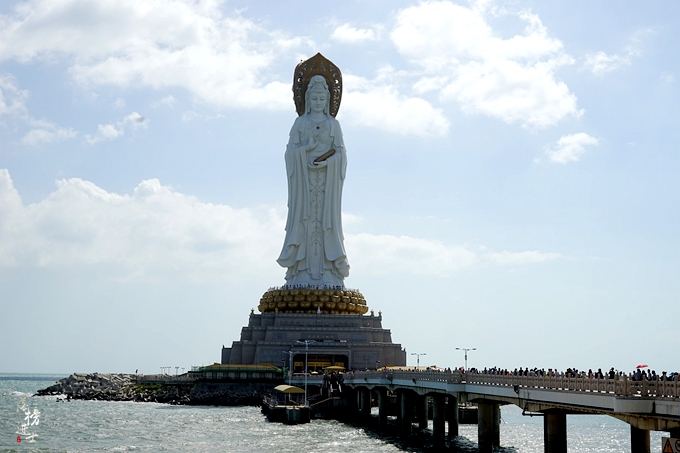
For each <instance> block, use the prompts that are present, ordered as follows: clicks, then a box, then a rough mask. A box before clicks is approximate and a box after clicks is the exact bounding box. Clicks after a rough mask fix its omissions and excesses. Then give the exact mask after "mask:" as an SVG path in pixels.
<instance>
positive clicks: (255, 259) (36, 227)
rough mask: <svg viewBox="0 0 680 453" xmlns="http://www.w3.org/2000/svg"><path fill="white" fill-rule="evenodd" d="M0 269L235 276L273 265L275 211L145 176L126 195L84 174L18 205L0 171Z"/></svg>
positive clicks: (203, 277)
mask: <svg viewBox="0 0 680 453" xmlns="http://www.w3.org/2000/svg"><path fill="white" fill-rule="evenodd" d="M0 201H2V202H1V203H0V213H1V214H2V215H0V266H11V267H14V266H19V267H53V268H58V267H66V268H68V267H73V266H83V265H98V264H102V265H108V264H112V265H115V266H119V267H120V268H122V269H123V270H125V271H126V272H127V274H128V277H127V278H130V279H141V280H144V279H148V278H156V277H158V276H161V275H164V276H165V277H173V276H185V277H186V279H188V280H196V281H203V280H206V279H207V280H212V281H218V280H219V279H225V278H227V279H229V278H232V277H233V278H238V277H239V276H242V275H244V274H247V273H249V272H253V273H254V272H258V269H261V268H262V265H263V260H265V259H266V260H270V261H271V262H272V263H273V262H274V261H273V260H274V259H275V257H276V254H277V253H278V250H277V248H278V247H280V244H279V243H278V242H279V241H278V240H277V239H278V237H277V236H276V234H272V231H270V229H271V228H272V225H275V226H276V227H278V228H277V229H278V230H281V231H282V230H283V225H284V223H285V221H284V219H283V218H280V217H278V215H277V213H276V212H275V211H273V210H259V211H258V210H250V209H235V208H231V207H229V206H224V205H213V204H209V203H201V202H199V201H198V200H196V199H195V198H194V197H191V196H188V195H184V194H181V193H178V192H176V191H174V190H173V189H171V188H170V187H167V186H163V185H161V184H160V182H159V181H158V180H155V179H154V180H147V181H143V182H142V183H140V184H139V186H137V188H135V190H134V192H133V194H132V195H119V194H116V193H110V192H107V191H105V190H103V189H101V188H99V187H97V186H96V185H95V184H93V183H91V182H88V181H84V180H82V179H77V178H73V179H68V180H61V181H57V190H56V191H55V192H53V193H52V194H50V195H49V196H48V197H46V198H45V199H43V200H41V201H40V202H38V203H35V204H31V205H28V206H23V205H22V203H21V200H20V198H19V194H18V193H17V191H16V190H15V189H14V187H13V185H12V181H11V178H10V176H9V172H7V170H0Z"/></svg>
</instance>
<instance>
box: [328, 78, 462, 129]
mask: <svg viewBox="0 0 680 453" xmlns="http://www.w3.org/2000/svg"><path fill="white" fill-rule="evenodd" d="M345 86H346V87H347V86H350V87H352V89H351V90H350V89H347V90H346V92H345V94H344V95H343V101H342V102H343V107H342V110H341V112H342V117H341V118H343V119H344V118H347V121H350V122H353V123H356V124H362V125H365V126H370V127H375V128H378V129H382V130H385V131H389V132H394V133H397V134H400V135H410V134H414V135H446V133H447V132H448V130H449V121H448V120H447V119H446V117H445V115H444V112H443V111H442V110H441V109H438V108H435V107H433V106H432V105H431V104H430V103H429V102H427V101H426V100H424V99H422V98H418V97H410V96H406V95H403V94H400V93H399V91H398V89H397V88H396V87H395V86H394V85H392V84H390V83H389V82H385V81H380V80H376V81H369V80H367V79H364V78H361V77H356V76H351V75H347V76H345ZM357 87H360V88H358V89H357Z"/></svg>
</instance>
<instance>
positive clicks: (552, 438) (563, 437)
mask: <svg viewBox="0 0 680 453" xmlns="http://www.w3.org/2000/svg"><path fill="white" fill-rule="evenodd" d="M543 443H544V445H545V450H544V451H545V453H567V414H565V413H564V412H556V413H551V412H547V413H546V414H545V416H544V417H543Z"/></svg>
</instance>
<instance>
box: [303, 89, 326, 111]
mask: <svg viewBox="0 0 680 453" xmlns="http://www.w3.org/2000/svg"><path fill="white" fill-rule="evenodd" d="M308 102H309V110H310V111H311V112H313V113H324V110H326V106H327V105H328V94H327V93H324V92H323V91H312V92H310V93H309V97H308Z"/></svg>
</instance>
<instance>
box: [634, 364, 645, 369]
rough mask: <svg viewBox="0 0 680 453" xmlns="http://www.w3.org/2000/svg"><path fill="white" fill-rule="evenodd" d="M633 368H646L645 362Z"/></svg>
mask: <svg viewBox="0 0 680 453" xmlns="http://www.w3.org/2000/svg"><path fill="white" fill-rule="evenodd" d="M635 368H647V364H646V363H641V364H640V365H638V366H636V367H635Z"/></svg>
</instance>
